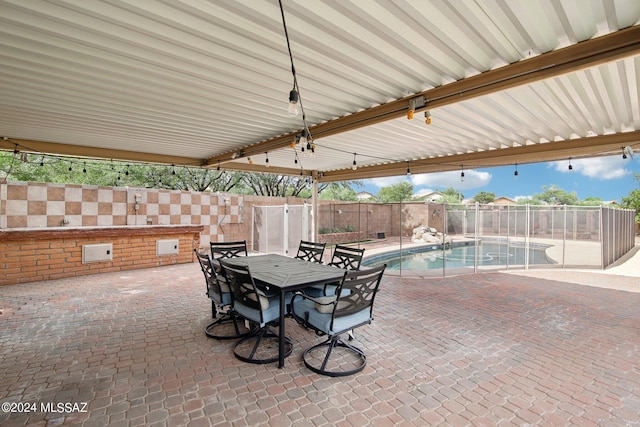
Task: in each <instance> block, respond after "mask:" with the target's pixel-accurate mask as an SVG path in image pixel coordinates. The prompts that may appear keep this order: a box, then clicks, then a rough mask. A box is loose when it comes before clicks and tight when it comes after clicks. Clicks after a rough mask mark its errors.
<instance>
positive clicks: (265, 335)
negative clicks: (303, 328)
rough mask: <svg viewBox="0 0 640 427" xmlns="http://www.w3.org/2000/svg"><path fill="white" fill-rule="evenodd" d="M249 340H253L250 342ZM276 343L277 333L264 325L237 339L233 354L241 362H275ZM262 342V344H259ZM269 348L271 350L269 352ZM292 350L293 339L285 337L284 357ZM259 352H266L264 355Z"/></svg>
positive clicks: (276, 353)
mask: <svg viewBox="0 0 640 427" xmlns="http://www.w3.org/2000/svg"><path fill="white" fill-rule="evenodd" d="M251 341H254V342H253V344H251ZM268 341H271V343H272V344H268V343H267V344H265V342H268ZM278 343H279V335H278V334H276V333H275V332H273V331H272V330H271V328H269V327H268V326H265V327H263V328H259V329H258V330H257V331H255V332H254V333H253V334H251V335H249V336H246V337H244V338H242V339H241V340H239V341H238V342H237V343H236V344H235V345H234V347H233V355H234V356H235V357H236V358H237V359H239V360H242V361H243V362H247V363H257V364H264V363H272V362H277V361H278V359H279V357H278V347H279V346H278ZM261 344H262V345H261ZM247 347H249V351H248V354H247V351H242V350H246V348H247ZM269 350H272V351H271V353H273V354H269ZM292 352H293V341H291V339H289V338H287V337H285V355H284V356H285V357H288V356H289V355H290V354H291V353H292ZM260 353H267V354H266V355H261V354H260Z"/></svg>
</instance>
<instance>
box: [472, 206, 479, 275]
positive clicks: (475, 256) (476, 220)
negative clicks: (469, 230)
mask: <svg viewBox="0 0 640 427" xmlns="http://www.w3.org/2000/svg"><path fill="white" fill-rule="evenodd" d="M479 220H480V204H479V203H478V202H476V203H475V218H474V223H473V228H475V230H474V233H473V240H474V247H475V249H474V251H473V272H474V273H477V272H478V257H479V255H480V245H479V241H478V240H479V238H480V228H479V223H480V221H479Z"/></svg>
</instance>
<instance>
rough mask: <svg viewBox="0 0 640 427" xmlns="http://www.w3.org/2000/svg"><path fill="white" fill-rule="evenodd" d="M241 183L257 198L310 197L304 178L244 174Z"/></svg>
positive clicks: (307, 184) (306, 181)
mask: <svg viewBox="0 0 640 427" xmlns="http://www.w3.org/2000/svg"><path fill="white" fill-rule="evenodd" d="M242 182H243V183H244V184H245V185H246V186H247V187H248V188H249V189H250V190H251V191H252V192H253V194H256V195H258V196H273V197H286V196H293V197H301V198H309V197H311V191H310V190H309V188H308V186H309V181H308V180H307V178H306V177H297V176H295V177H294V176H288V175H274V174H265V173H244V174H243V178H242Z"/></svg>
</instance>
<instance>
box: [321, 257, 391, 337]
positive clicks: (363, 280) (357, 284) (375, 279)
mask: <svg viewBox="0 0 640 427" xmlns="http://www.w3.org/2000/svg"><path fill="white" fill-rule="evenodd" d="M385 268H387V264H383V265H381V266H378V267H374V268H368V269H365V270H353V271H348V272H347V273H346V274H345V275H344V278H343V280H342V282H341V283H340V285H339V286H338V289H337V291H336V295H337V298H336V302H335V303H334V307H333V314H332V317H331V329H333V325H334V320H335V319H337V318H340V317H345V316H350V315H353V314H356V313H360V312H361V311H363V310H367V309H368V310H369V317H368V319H366V320H364V321H361V322H360V323H359V324H356V325H350V326H349V327H348V328H347V329H352V328H355V327H357V326H361V325H364V324H367V323H370V322H371V320H372V319H373V301H374V300H375V297H376V294H377V292H378V288H379V287H380V281H381V280H382V275H383V274H384V270H385Z"/></svg>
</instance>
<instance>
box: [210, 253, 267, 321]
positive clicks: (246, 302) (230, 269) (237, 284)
mask: <svg viewBox="0 0 640 427" xmlns="http://www.w3.org/2000/svg"><path fill="white" fill-rule="evenodd" d="M220 266H221V267H222V270H223V271H224V274H225V277H226V278H227V283H228V284H229V289H230V290H231V295H232V296H233V301H234V306H235V307H236V310H238V311H239V312H240V313H242V314H243V315H244V311H243V310H242V309H241V307H239V305H243V306H245V307H247V308H249V309H251V310H257V311H258V312H259V313H256V314H257V315H258V318H255V319H250V320H253V321H255V322H260V323H261V324H262V323H264V316H263V311H264V310H266V309H267V308H269V300H268V299H267V297H266V296H265V294H264V292H263V291H262V290H260V289H258V287H257V286H256V283H255V281H254V280H253V277H252V276H251V272H250V271H249V266H241V265H230V264H228V263H227V262H226V261H225V260H224V259H221V260H220Z"/></svg>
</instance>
